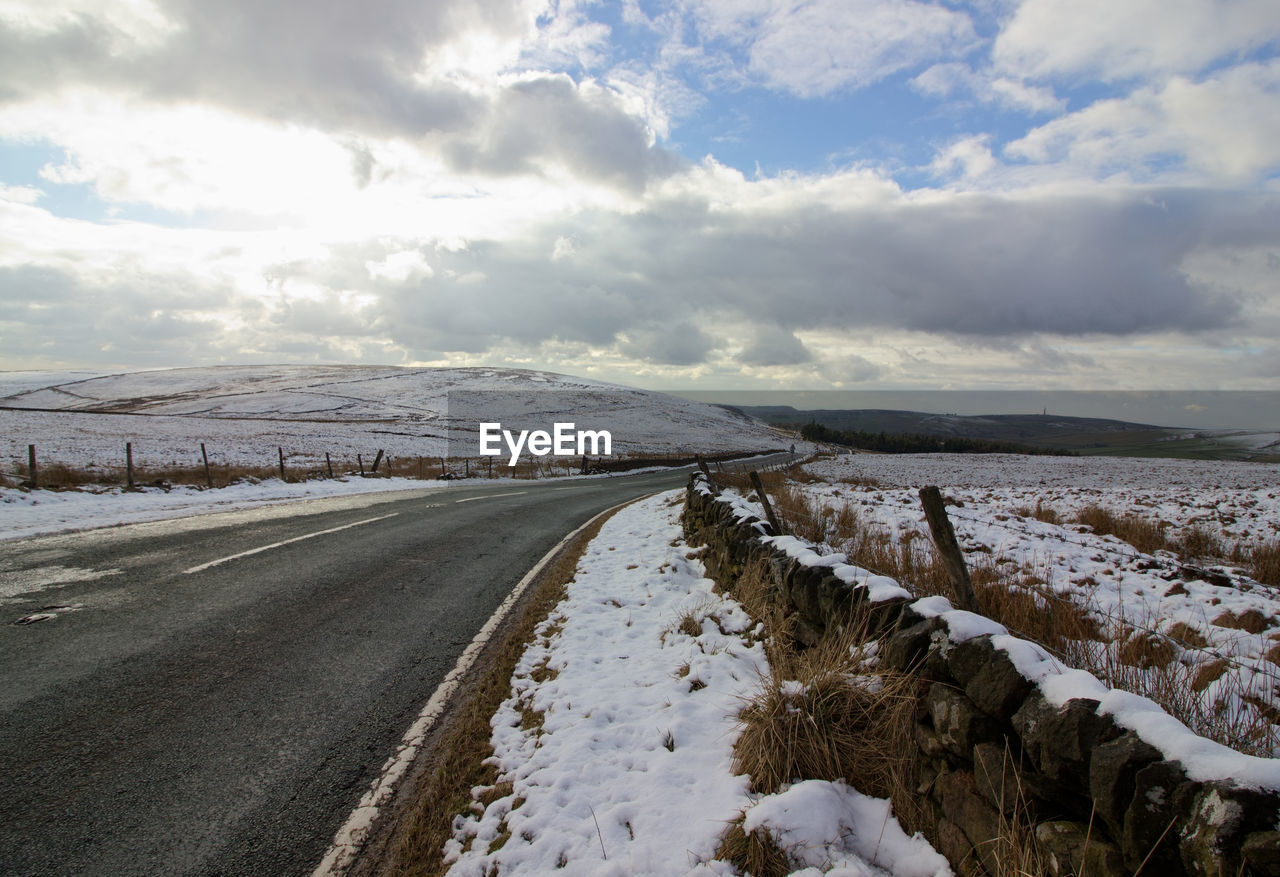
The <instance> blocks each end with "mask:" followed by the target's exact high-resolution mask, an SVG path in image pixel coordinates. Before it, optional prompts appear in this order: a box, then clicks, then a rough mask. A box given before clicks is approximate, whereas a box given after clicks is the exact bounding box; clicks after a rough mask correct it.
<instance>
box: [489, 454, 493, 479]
mask: <svg viewBox="0 0 1280 877" xmlns="http://www.w3.org/2000/svg"><path fill="white" fill-rule="evenodd" d="M488 462H489V477H490V478H492V477H493V457H490V458H489V460H488Z"/></svg>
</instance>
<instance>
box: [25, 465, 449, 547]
mask: <svg viewBox="0 0 1280 877" xmlns="http://www.w3.org/2000/svg"><path fill="white" fill-rule="evenodd" d="M448 483H449V482H440V483H438V484H437V483H433V482H423V481H417V480H414V479H411V478H348V479H331V480H323V481H305V482H299V483H289V484H287V483H285V482H282V481H280V480H279V479H277V478H269V479H267V480H265V481H260V482H258V483H256V484H254V483H249V482H242V483H239V484H232V485H230V486H228V487H220V488H217V489H216V490H201V489H199V488H196V487H189V486H178V487H172V488H159V487H144V488H141V489H139V490H138V491H136V492H130V491H125V490H123V489H122V488H118V487H113V488H110V489H108V490H103V491H100V492H90V491H81V490H18V489H15V488H8V487H0V541H3V540H5V539H19V538H23V537H30V536H43V535H47V534H51V533H65V532H68V531H74V530H86V529H90V528H93V527H114V526H119V525H121V524H138V523H143V522H145V521H161V520H167V519H170V518H181V517H187V516H189V515H201V514H211V513H214V512H231V511H241V510H243V509H251V508H258V507H260V506H266V505H272V504H275V503H282V502H295V501H297V500H303V499H322V498H325V497H341V496H357V495H364V494H379V493H393V492H398V491H418V492H422V491H427V490H441V489H444V487H445V485H446V484H448Z"/></svg>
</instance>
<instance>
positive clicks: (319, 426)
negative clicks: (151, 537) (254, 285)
mask: <svg viewBox="0 0 1280 877" xmlns="http://www.w3.org/2000/svg"><path fill="white" fill-rule="evenodd" d="M480 420H485V421H490V422H500V423H501V424H502V426H503V427H504V428H508V429H512V430H517V431H518V430H521V429H530V430H533V429H542V430H550V429H551V428H552V426H553V424H554V423H556V422H574V423H575V424H576V425H577V427H578V428H580V429H592V430H601V429H604V430H609V431H610V432H611V433H612V438H613V448H612V449H613V452H614V453H615V454H618V453H625V454H631V455H634V454H649V453H676V452H689V451H701V452H706V453H715V452H727V451H755V450H765V449H770V448H777V447H780V446H782V445H784V444H785V443H786V442H787V441H789V440H787V439H785V438H784V437H780V436H779V435H778V434H777V433H776V432H775V431H774V430H773V429H770V428H769V427H768V426H766V425H765V424H763V423H761V422H760V421H758V420H756V419H754V418H751V417H748V416H746V415H743V414H741V413H737V412H732V411H727V410H725V409H724V408H721V407H719V406H715V405H709V404H705V403H701V402H693V401H690V400H687V399H679V398H676V397H673V396H668V395H665V394H662V393H654V392H649V391H645V390H637V389H632V388H629V387H623V386H618V385H614V384H606V383H601V382H598V381H591V380H587V379H582V378H575V377H570V376H566V375H558V374H553V373H549V372H537V371H526V370H521V369H498V368H395V367H386V366H223V367H210V368H181V369H166V370H161V371H146V372H133V373H128V374H115V375H100V376H86V375H84V374H83V373H76V374H69V375H68V374H63V375H60V374H58V373H28V372H6V373H0V424H3V434H4V436H5V439H4V442H5V444H4V445H3V446H0V448H2V449H3V453H4V456H5V458H6V461H7V462H14V463H17V462H22V461H25V459H26V453H27V445H28V444H35V445H37V446H38V447H39V449H40V452H41V455H42V457H43V458H44V459H48V460H55V461H58V462H62V463H66V464H68V465H106V464H105V463H104V462H103V460H104V458H107V459H109V460H110V461H111V462H112V463H115V462H116V458H117V457H119V456H120V455H121V453H122V449H123V447H124V443H125V442H132V443H133V444H134V449H135V453H136V454H139V455H141V457H142V458H145V459H146V460H147V461H148V464H149V465H165V464H170V463H172V464H177V465H194V464H195V463H197V462H198V461H199V460H200V444H201V443H204V444H206V446H207V448H208V450H209V452H210V454H211V457H212V456H215V455H216V458H217V460H218V461H219V462H227V463H245V464H252V463H261V462H263V461H265V460H269V459H270V458H271V456H272V455H274V454H276V448H277V447H280V448H283V449H284V451H285V453H286V454H287V455H289V457H290V459H291V460H294V461H296V462H300V463H304V464H305V463H307V462H312V463H314V462H317V461H321V460H323V459H324V455H325V453H326V452H329V453H332V454H334V455H335V456H342V457H347V458H351V459H354V457H355V455H356V453H363V454H365V455H366V456H367V457H370V456H372V455H373V453H374V452H375V450H385V451H386V452H387V453H388V454H391V455H395V456H401V457H404V456H409V457H413V456H422V457H439V456H450V457H461V456H471V457H475V456H477V453H478V441H477V438H476V423H477V422H478V421H480Z"/></svg>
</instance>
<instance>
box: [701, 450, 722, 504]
mask: <svg viewBox="0 0 1280 877" xmlns="http://www.w3.org/2000/svg"><path fill="white" fill-rule="evenodd" d="M696 456H697V458H698V468H699V469H701V470H702V477H703V478H705V479H707V487H708V488H710V490H711V495H712V496H719V495H720V488H718V487H716V483H715V482H714V481H712V480H711V470H710V469H708V468H707V461H706V460H704V459H702V455H701V454H697V455H696Z"/></svg>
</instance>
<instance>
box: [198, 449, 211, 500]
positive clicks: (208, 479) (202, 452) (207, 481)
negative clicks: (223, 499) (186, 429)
mask: <svg viewBox="0 0 1280 877" xmlns="http://www.w3.org/2000/svg"><path fill="white" fill-rule="evenodd" d="M200 458H201V459H202V460H204V483H205V484H206V485H208V487H209V489H210V490H212V489H213V473H212V472H210V471H209V452H208V451H206V450H205V449H204V442H201V443H200Z"/></svg>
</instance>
